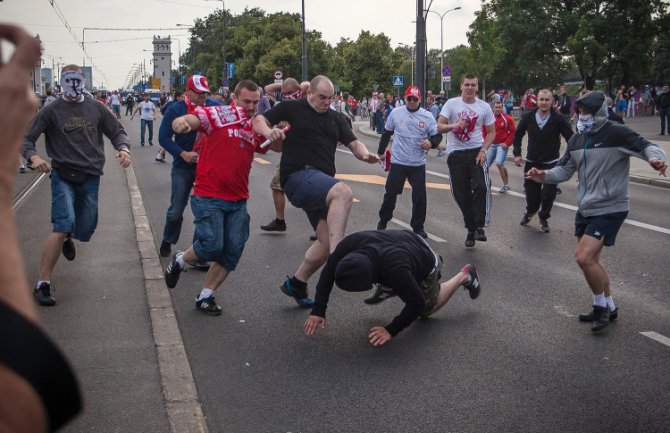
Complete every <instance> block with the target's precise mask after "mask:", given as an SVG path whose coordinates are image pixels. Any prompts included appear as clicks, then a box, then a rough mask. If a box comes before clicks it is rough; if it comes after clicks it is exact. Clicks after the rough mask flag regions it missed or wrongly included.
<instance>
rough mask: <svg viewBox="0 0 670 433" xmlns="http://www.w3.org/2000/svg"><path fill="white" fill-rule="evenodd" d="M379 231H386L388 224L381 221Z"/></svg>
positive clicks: (378, 226)
mask: <svg viewBox="0 0 670 433" xmlns="http://www.w3.org/2000/svg"><path fill="white" fill-rule="evenodd" d="M377 230H386V223H383V222H381V221H379V222H378V223H377Z"/></svg>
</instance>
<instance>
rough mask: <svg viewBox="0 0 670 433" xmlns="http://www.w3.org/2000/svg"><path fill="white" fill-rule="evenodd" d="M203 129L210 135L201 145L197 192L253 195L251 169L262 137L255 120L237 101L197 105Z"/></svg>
mask: <svg viewBox="0 0 670 433" xmlns="http://www.w3.org/2000/svg"><path fill="white" fill-rule="evenodd" d="M193 114H195V115H197V116H198V118H199V119H200V123H201V126H200V131H201V132H202V133H204V134H205V135H206V136H207V140H206V142H205V143H204V144H203V146H202V148H201V149H200V156H199V157H198V166H197V168H196V172H195V183H194V185H193V194H194V195H197V196H199V197H214V198H218V199H221V200H226V201H239V200H246V199H248V198H249V172H250V171H251V162H252V161H253V159H254V152H258V153H266V152H267V150H268V149H261V147H260V143H261V142H262V141H263V140H262V137H260V136H258V135H255V134H254V132H253V130H252V128H251V121H252V119H249V118H247V117H246V114H245V112H244V110H243V109H242V108H239V107H236V106H235V105H233V104H231V105H223V106H211V107H196V108H195V109H194V110H193Z"/></svg>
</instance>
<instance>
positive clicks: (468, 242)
mask: <svg viewBox="0 0 670 433" xmlns="http://www.w3.org/2000/svg"><path fill="white" fill-rule="evenodd" d="M465 246H466V247H467V248H472V247H474V246H475V232H468V236H467V237H466V238H465Z"/></svg>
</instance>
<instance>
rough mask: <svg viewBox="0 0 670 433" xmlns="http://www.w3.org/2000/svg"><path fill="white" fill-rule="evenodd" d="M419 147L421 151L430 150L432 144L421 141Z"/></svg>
mask: <svg viewBox="0 0 670 433" xmlns="http://www.w3.org/2000/svg"><path fill="white" fill-rule="evenodd" d="M420 146H421V148H422V149H423V150H430V148H431V147H432V143H431V142H430V141H428V140H423V141H422V142H421V144H420Z"/></svg>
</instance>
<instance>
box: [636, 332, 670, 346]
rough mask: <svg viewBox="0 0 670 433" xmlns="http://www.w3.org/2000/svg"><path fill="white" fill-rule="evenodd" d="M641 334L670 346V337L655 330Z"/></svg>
mask: <svg viewBox="0 0 670 433" xmlns="http://www.w3.org/2000/svg"><path fill="white" fill-rule="evenodd" d="M640 334H642V335H644V336H645V337H649V338H651V339H652V340H656V341H658V342H659V343H661V344H665V345H666V346H668V347H670V338H668V337H666V336H665V335H661V334H658V333H656V332H654V331H645V332H640Z"/></svg>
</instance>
